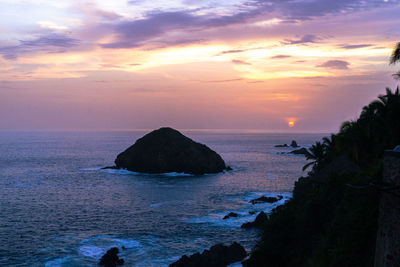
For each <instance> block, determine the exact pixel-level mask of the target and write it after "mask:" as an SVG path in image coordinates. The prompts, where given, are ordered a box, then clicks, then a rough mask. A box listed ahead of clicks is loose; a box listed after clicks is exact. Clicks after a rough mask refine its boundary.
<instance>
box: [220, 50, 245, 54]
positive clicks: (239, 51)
mask: <svg viewBox="0 0 400 267" xmlns="http://www.w3.org/2000/svg"><path fill="white" fill-rule="evenodd" d="M247 50H248V49H232V50H226V51H222V52H221V53H219V54H218V55H225V54H236V53H243V52H246V51H247Z"/></svg>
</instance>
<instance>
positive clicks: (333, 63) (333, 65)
mask: <svg viewBox="0 0 400 267" xmlns="http://www.w3.org/2000/svg"><path fill="white" fill-rule="evenodd" d="M349 65H350V63H349V62H347V61H344V60H328V61H326V62H324V63H322V64H320V65H317V66H316V67H319V68H329V69H336V70H345V69H348V68H349Z"/></svg>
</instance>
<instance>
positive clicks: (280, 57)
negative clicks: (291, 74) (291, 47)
mask: <svg viewBox="0 0 400 267" xmlns="http://www.w3.org/2000/svg"><path fill="white" fill-rule="evenodd" d="M289 57H292V56H289V55H276V56H273V57H271V59H282V58H289Z"/></svg>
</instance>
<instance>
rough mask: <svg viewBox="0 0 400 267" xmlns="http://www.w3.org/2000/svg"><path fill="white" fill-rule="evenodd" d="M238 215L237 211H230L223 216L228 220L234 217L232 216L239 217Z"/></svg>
mask: <svg viewBox="0 0 400 267" xmlns="http://www.w3.org/2000/svg"><path fill="white" fill-rule="evenodd" d="M237 216H239V215H238V214H237V213H235V212H229V213H228V214H227V215H225V217H224V218H223V220H226V219H229V218H232V217H237Z"/></svg>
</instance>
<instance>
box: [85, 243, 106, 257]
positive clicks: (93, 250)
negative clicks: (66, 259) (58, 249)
mask: <svg viewBox="0 0 400 267" xmlns="http://www.w3.org/2000/svg"><path fill="white" fill-rule="evenodd" d="M104 252H105V250H104V249H102V248H100V247H97V246H92V245H84V246H81V247H79V253H80V254H82V255H83V256H85V257H90V258H95V259H98V258H100V257H101V255H103V254H104Z"/></svg>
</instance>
